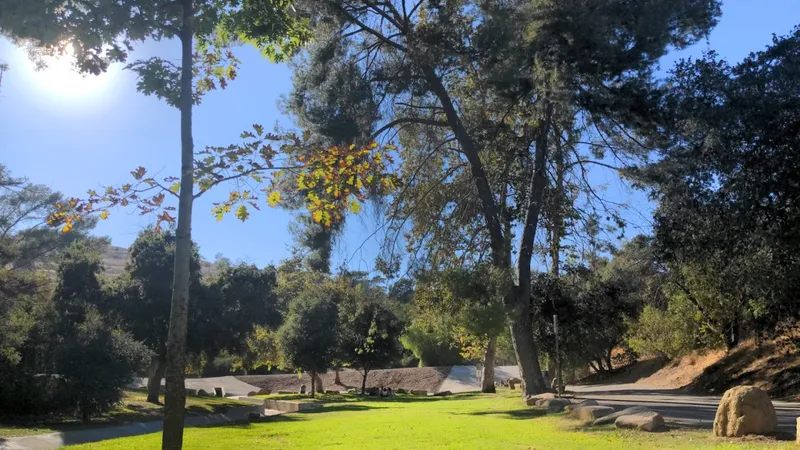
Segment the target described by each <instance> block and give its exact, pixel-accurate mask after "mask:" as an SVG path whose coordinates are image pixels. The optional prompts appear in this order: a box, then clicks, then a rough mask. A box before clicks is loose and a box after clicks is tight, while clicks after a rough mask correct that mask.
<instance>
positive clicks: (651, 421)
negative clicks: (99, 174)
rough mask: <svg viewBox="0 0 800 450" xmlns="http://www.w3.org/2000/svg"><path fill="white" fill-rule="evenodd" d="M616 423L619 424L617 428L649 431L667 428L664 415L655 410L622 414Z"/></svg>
mask: <svg viewBox="0 0 800 450" xmlns="http://www.w3.org/2000/svg"><path fill="white" fill-rule="evenodd" d="M614 424H615V425H616V426H617V428H627V429H633V430H640V431H649V432H654V431H661V430H663V429H664V428H666V426H665V424H664V417H663V416H662V415H661V414H659V413H657V412H655V411H647V412H640V413H637V414H629V415H627V416H620V417H618V418H617V420H616V421H615V422H614Z"/></svg>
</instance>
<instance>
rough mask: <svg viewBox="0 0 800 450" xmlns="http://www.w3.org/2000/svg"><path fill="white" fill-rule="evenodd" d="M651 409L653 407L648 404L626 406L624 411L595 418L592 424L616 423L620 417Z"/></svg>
mask: <svg viewBox="0 0 800 450" xmlns="http://www.w3.org/2000/svg"><path fill="white" fill-rule="evenodd" d="M650 411H652V409H650V408H648V407H647V406H633V407H630V408H625V409H623V410H622V411H617V412H615V413H613V414H609V415H607V416H603V417H601V418H599V419H597V420H595V421H594V422H592V426H598V425H608V424H610V423H614V422H615V421H616V420H617V419H618V418H620V417H622V416H630V415H632V414H639V413H644V412H650Z"/></svg>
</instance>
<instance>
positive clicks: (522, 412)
mask: <svg viewBox="0 0 800 450" xmlns="http://www.w3.org/2000/svg"><path fill="white" fill-rule="evenodd" d="M455 414H456V415H463V416H501V417H505V418H507V419H516V420H528V419H535V418H537V417H542V416H545V415H547V411H544V410H541V409H511V410H506V411H474V412H469V413H455Z"/></svg>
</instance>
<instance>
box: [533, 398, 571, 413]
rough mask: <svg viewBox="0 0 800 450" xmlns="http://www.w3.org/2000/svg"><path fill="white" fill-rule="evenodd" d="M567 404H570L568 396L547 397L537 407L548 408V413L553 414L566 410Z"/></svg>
mask: <svg viewBox="0 0 800 450" xmlns="http://www.w3.org/2000/svg"><path fill="white" fill-rule="evenodd" d="M567 405H569V400H568V399H566V398H547V399H544V400H541V401H540V402H539V403H538V404H537V405H536V408H537V409H543V410H546V411H547V414H553V413H560V412H561V411H564V407H566V406H567Z"/></svg>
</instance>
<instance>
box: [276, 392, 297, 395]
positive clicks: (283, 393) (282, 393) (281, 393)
mask: <svg viewBox="0 0 800 450" xmlns="http://www.w3.org/2000/svg"><path fill="white" fill-rule="evenodd" d="M288 394H296V392H295V391H278V395H288Z"/></svg>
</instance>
